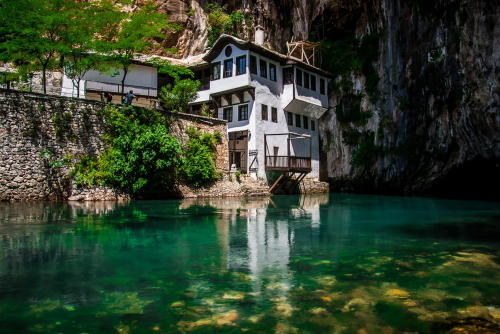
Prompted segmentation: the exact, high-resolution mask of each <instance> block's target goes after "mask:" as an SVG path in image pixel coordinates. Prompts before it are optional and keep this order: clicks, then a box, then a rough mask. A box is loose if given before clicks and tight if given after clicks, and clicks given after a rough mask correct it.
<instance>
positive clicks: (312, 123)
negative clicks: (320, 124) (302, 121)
mask: <svg viewBox="0 0 500 334" xmlns="http://www.w3.org/2000/svg"><path fill="white" fill-rule="evenodd" d="M311 130H312V131H315V130H316V123H315V122H314V121H313V120H311Z"/></svg>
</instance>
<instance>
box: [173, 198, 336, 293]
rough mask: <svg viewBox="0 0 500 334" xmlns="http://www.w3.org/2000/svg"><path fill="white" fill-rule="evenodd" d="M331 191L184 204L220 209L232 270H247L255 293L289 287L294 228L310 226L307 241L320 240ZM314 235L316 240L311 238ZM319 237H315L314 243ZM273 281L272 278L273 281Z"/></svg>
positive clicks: (221, 233) (223, 244) (219, 227)
mask: <svg viewBox="0 0 500 334" xmlns="http://www.w3.org/2000/svg"><path fill="white" fill-rule="evenodd" d="M328 196H329V195H328V194H320V195H305V196H301V197H296V200H294V201H293V202H291V201H290V197H288V196H287V197H272V198H268V197H265V198H250V199H244V200H241V201H237V200H227V199H202V200H186V201H183V206H189V205H203V206H212V207H215V208H217V211H218V212H219V214H220V217H219V219H218V220H217V232H218V235H219V245H220V247H221V249H222V250H223V252H222V254H224V256H225V257H226V260H225V261H226V263H227V268H228V269H229V270H232V271H238V272H240V271H243V272H248V273H249V274H250V275H251V279H252V286H253V290H254V291H260V290H262V289H263V288H265V286H264V284H266V286H267V287H268V288H269V287H273V286H274V287H277V288H278V289H281V290H284V291H286V290H287V289H288V287H289V286H290V282H289V280H290V279H291V274H290V273H289V262H290V258H291V255H292V252H293V249H294V247H295V244H296V241H297V240H296V237H295V231H296V230H297V229H308V230H309V231H310V233H308V239H309V240H304V239H303V238H302V239H301V241H300V243H301V245H298V247H304V246H306V245H302V243H306V244H309V245H310V244H311V243H316V242H317V240H314V239H317V238H319V235H320V231H319V230H320V225H321V223H320V216H321V210H320V208H321V205H325V204H328V200H329V197H328ZM311 238H313V239H312V240H311ZM313 240H314V241H313ZM270 280H272V281H271V282H270Z"/></svg>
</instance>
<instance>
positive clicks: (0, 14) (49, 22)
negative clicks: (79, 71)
mask: <svg viewBox="0 0 500 334" xmlns="http://www.w3.org/2000/svg"><path fill="white" fill-rule="evenodd" d="M71 2H72V1H69V0H6V1H4V2H2V5H1V6H0V22H3V24H2V26H1V29H2V31H0V34H1V35H3V37H4V39H3V41H1V45H0V50H1V51H2V54H3V55H2V56H1V58H3V59H4V60H7V61H10V62H12V63H14V64H15V65H16V66H17V67H20V68H21V72H29V73H31V72H34V71H41V72H42V86H43V92H44V93H46V92H47V71H48V70H50V69H54V68H56V67H58V66H59V65H60V64H59V62H58V61H57V60H58V56H59V55H60V54H61V51H62V50H63V48H64V46H63V43H62V38H61V35H62V32H63V31H64V30H65V29H66V28H67V26H68V25H69V22H70V20H69V17H68V15H67V9H68V7H69V5H70V4H71Z"/></svg>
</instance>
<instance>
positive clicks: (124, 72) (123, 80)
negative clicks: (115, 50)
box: [122, 66, 128, 95]
mask: <svg viewBox="0 0 500 334" xmlns="http://www.w3.org/2000/svg"><path fill="white" fill-rule="evenodd" d="M127 73H128V66H127V67H123V78H122V95H124V94H123V93H124V91H125V78H126V77H127Z"/></svg>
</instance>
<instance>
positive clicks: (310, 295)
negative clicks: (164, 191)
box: [0, 195, 500, 333]
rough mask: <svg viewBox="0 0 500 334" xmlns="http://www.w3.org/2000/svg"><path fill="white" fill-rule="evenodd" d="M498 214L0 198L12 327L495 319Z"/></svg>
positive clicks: (282, 327)
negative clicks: (2, 200)
mask: <svg viewBox="0 0 500 334" xmlns="http://www.w3.org/2000/svg"><path fill="white" fill-rule="evenodd" d="M499 216H500V207H499V205H498V204H496V203H487V202H464V201H444V200H433V199H415V198H399V197H376V196H349V195H315V196H276V197H272V198H250V199H227V198H224V199H222V198H219V199H194V200H183V201H134V202H129V203H116V202H82V203H32V204H28V203H15V204H0V250H1V252H0V323H2V324H6V326H5V330H6V331H8V332H11V333H14V332H26V331H38V332H92V333H99V332H103V333H109V332H127V331H128V332H145V331H150V330H151V329H152V328H160V329H161V330H160V329H159V330H157V331H159V332H161V331H162V330H163V331H165V332H172V333H176V332H189V331H194V332H196V331H198V332H200V333H204V332H224V331H227V332H231V331H232V330H233V331H236V332H237V330H236V329H242V330H243V329H245V330H247V331H249V332H257V333H259V332H262V333H267V332H272V331H274V332H290V333H292V332H297V331H299V328H300V329H304V330H307V331H309V332H343V331H344V332H347V333H350V332H363V331H364V332H373V333H379V332H384V331H385V332H390V331H393V332H398V331H409V332H432V330H431V327H432V326H434V324H435V323H438V324H439V326H441V327H439V326H438V327H439V328H452V327H450V326H452V325H453V324H452V323H450V320H449V319H451V318H452V317H462V318H463V317H469V316H470V317H479V318H482V319H483V320H484V321H486V322H487V323H486V325H487V326H490V325H491V324H492V323H493V324H496V323H497V320H498V319H499V318H498V315H499V314H500V313H499V312H500V310H499V309H498V307H497V306H496V305H498V304H499V303H500V295H499V294H498V291H500V286H499V284H498V282H499V281H500V276H499V275H500V270H499V268H500V267H499V263H500V261H498V259H499V258H500V249H499V247H498V244H497V243H495V240H494V238H489V239H488V238H485V237H481V238H478V233H479V232H477V229H479V230H481V229H483V230H484V233H487V234H489V235H493V236H495V235H496V236H498V231H499V225H498V222H499V220H498V217H499ZM451 227H452V228H451ZM474 229H476V232H474V233H471V231H473V230H474ZM449 231H452V233H451V234H450V233H448V232H449ZM484 233H483V234H484ZM479 234H481V233H479ZM496 240H497V239H496ZM394 314H396V316H397V317H395V316H393V315H394ZM89 317H91V318H92V319H95V320H93V321H92V322H89V321H88V318H89ZM495 319H496V320H495ZM483 320H482V321H483ZM75 324H80V325H78V326H77V325H75ZM486 325H484V326H486ZM432 328H434V327H432ZM436 328H437V327H436ZM155 331H156V330H155ZM0 332H2V329H0ZM437 332H439V331H437Z"/></svg>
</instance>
